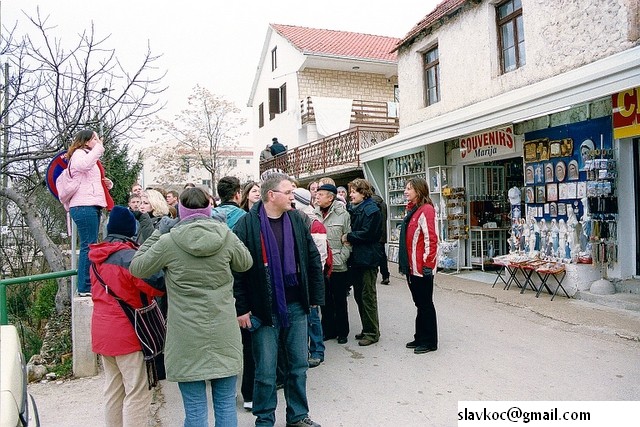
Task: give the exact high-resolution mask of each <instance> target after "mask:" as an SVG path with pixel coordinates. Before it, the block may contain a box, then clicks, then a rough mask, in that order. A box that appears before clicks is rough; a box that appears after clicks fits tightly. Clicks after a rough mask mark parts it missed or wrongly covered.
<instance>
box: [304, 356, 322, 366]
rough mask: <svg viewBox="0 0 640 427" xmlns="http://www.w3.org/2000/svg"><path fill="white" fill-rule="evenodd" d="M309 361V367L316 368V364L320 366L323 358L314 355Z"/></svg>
mask: <svg viewBox="0 0 640 427" xmlns="http://www.w3.org/2000/svg"><path fill="white" fill-rule="evenodd" d="M307 362H309V367H310V368H315V367H316V366H320V364H321V363H322V359H316V358H313V357H310V358H309V359H308V360H307Z"/></svg>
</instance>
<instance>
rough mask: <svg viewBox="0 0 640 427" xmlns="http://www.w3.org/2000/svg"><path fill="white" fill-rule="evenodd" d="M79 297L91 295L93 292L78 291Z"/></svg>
mask: <svg viewBox="0 0 640 427" xmlns="http://www.w3.org/2000/svg"><path fill="white" fill-rule="evenodd" d="M78 296H79V297H90V296H91V292H78Z"/></svg>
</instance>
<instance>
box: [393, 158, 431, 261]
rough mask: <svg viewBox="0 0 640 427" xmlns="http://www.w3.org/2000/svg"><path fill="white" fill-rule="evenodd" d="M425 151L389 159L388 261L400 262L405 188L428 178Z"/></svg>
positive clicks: (405, 202) (405, 203)
mask: <svg viewBox="0 0 640 427" xmlns="http://www.w3.org/2000/svg"><path fill="white" fill-rule="evenodd" d="M425 157H426V156H425V152H424V151H423V150H420V151H415V152H412V153H409V154H404V155H402V156H396V157H389V158H387V159H386V163H385V177H386V180H387V183H386V184H387V194H388V200H387V203H388V205H387V207H388V209H389V212H388V214H387V229H388V233H389V235H388V237H387V242H388V243H387V245H388V251H387V253H388V255H387V256H388V259H389V261H392V262H398V240H399V239H400V226H401V224H402V219H403V218H404V216H405V213H406V212H405V210H406V205H407V201H406V199H405V198H404V188H405V185H406V182H407V180H408V179H410V178H414V177H421V178H424V179H428V178H427V168H426V165H427V163H426V161H425Z"/></svg>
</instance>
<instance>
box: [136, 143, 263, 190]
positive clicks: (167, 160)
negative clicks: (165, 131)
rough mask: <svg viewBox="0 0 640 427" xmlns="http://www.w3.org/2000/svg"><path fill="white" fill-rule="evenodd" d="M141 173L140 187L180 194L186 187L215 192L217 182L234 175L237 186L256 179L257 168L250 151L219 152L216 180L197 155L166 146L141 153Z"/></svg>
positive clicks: (243, 149) (244, 148)
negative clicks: (189, 185)
mask: <svg viewBox="0 0 640 427" xmlns="http://www.w3.org/2000/svg"><path fill="white" fill-rule="evenodd" d="M142 155H143V169H142V173H141V180H142V182H141V185H142V186H143V188H147V187H156V186H159V187H162V188H165V189H175V190H182V188H183V187H184V185H185V184H186V183H193V184H195V185H196V186H198V187H205V188H207V189H208V190H209V191H212V192H213V190H214V188H213V187H214V186H215V184H214V183H213V181H217V180H218V179H220V178H221V177H223V176H225V175H233V176H236V177H237V178H238V179H240V182H241V183H243V182H247V181H254V180H257V179H258V165H257V163H256V159H255V154H254V151H253V149H251V148H249V147H236V148H234V149H231V150H225V151H221V152H220V153H219V156H220V159H219V160H218V162H219V165H220V166H219V168H218V172H217V174H216V177H215V179H214V178H212V176H211V173H210V172H209V171H207V170H206V169H205V168H204V167H203V166H202V162H201V161H200V160H199V158H198V156H197V154H196V153H193V152H192V151H190V150H187V149H184V148H177V147H174V148H171V147H169V148H167V145H166V144H161V145H156V146H152V147H149V148H146V149H144V150H143V151H142Z"/></svg>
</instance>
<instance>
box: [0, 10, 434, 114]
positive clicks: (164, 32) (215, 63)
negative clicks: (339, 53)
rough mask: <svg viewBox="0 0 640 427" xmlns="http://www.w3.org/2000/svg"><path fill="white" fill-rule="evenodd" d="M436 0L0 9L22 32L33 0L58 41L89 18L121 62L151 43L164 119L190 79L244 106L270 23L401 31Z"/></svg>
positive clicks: (181, 103) (180, 104)
mask: <svg viewBox="0 0 640 427" xmlns="http://www.w3.org/2000/svg"><path fill="white" fill-rule="evenodd" d="M439 2H440V0H406V1H403V0H400V1H397V2H391V3H379V2H373V3H372V2H365V1H349V0H346V1H345V0H322V1H318V2H304V1H292V0H272V1H261V0H252V1H248V0H226V1H220V2H218V1H203V0H200V1H190V0H183V1H172V2H169V1H166V0H155V1H151V0H126V1H124V0H109V1H93V0H83V1H80V0H56V1H52V0H38V1H36V0H1V2H0V8H1V20H2V25H3V26H8V27H12V26H13V24H14V23H15V22H16V21H17V22H18V25H19V27H20V28H22V32H24V31H26V29H28V28H30V27H29V26H28V25H27V24H26V23H25V17H24V15H23V14H22V12H21V11H25V12H26V13H27V14H29V15H35V11H36V8H37V7H38V6H39V7H40V13H41V15H42V16H49V17H50V18H49V23H50V24H51V25H52V26H53V25H55V26H57V29H56V35H59V36H60V37H61V39H62V41H63V44H64V39H65V37H66V38H71V39H72V40H73V42H74V43H75V41H76V40H77V37H75V36H76V35H77V34H79V33H81V32H82V31H83V30H85V29H87V28H90V26H91V22H92V21H93V23H94V25H95V30H96V33H97V34H98V35H99V36H107V35H111V37H110V39H109V41H108V42H107V46H109V47H112V48H114V49H115V50H116V56H117V57H118V58H120V59H122V60H124V62H125V63H126V62H128V61H132V62H131V63H132V64H138V65H139V63H140V61H141V60H142V58H143V55H144V52H146V48H147V43H150V46H151V50H152V53H154V54H162V55H163V57H162V59H161V60H160V61H159V63H158V64H159V65H160V66H161V67H162V68H164V69H166V70H167V71H168V74H167V77H166V81H165V85H168V86H169V89H168V91H167V92H166V93H165V96H166V101H167V102H168V105H167V107H168V108H167V111H165V112H163V113H161V115H162V116H163V117H164V118H167V119H170V118H173V115H174V114H176V113H178V112H179V111H180V110H181V109H183V108H185V106H186V101H187V97H188V95H189V94H190V92H191V89H192V88H193V87H194V86H195V85H196V84H199V85H201V86H203V87H205V88H207V89H208V90H209V91H211V92H212V93H214V94H217V95H220V96H223V97H225V98H226V99H228V100H230V101H232V102H234V103H235V104H236V105H237V106H238V107H241V108H244V107H246V103H247V100H248V99H249V92H250V90H251V84H252V83H253V78H254V74H255V70H256V67H257V65H258V60H259V59H260V58H259V55H260V52H261V49H262V45H263V43H264V38H265V36H266V32H267V27H268V25H269V24H270V23H276V24H287V25H298V26H305V27H312V28H324V29H331V30H343V31H354V32H361V33H367V34H375V35H383V36H392V37H402V36H404V35H405V34H406V33H407V32H408V31H409V30H410V29H411V28H412V27H413V26H414V25H415V24H416V23H417V22H419V21H420V20H421V19H422V18H424V16H425V15H427V14H428V13H429V12H431V11H432V10H433V9H434V8H435V6H436V5H437V4H438V3H439ZM393 6H397V7H398V9H396V10H394V9H392V7H393Z"/></svg>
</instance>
